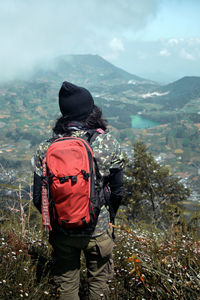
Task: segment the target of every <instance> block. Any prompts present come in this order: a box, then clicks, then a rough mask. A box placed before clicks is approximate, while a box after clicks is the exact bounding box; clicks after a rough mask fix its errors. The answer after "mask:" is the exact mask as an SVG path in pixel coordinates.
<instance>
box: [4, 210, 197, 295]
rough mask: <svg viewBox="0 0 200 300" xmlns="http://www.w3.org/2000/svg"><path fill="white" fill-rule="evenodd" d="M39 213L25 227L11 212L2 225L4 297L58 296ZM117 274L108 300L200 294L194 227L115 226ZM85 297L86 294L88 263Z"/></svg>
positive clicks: (84, 288) (83, 283) (83, 277)
mask: <svg viewBox="0 0 200 300" xmlns="http://www.w3.org/2000/svg"><path fill="white" fill-rule="evenodd" d="M37 217H38V216H37V215H36V214H35V212H34V213H33V214H32V215H31V217H30V223H29V224H28V223H27V222H25V228H24V227H23V228H22V226H21V224H22V223H21V220H20V218H21V215H20V214H19V215H18V213H16V212H15V213H13V214H10V215H9V218H8V217H7V218H5V219H4V221H3V222H2V223H1V228H0V257H1V265H0V286H1V289H0V299H2V300H3V299H5V300H6V299H21V298H26V299H32V300H34V299H56V298H57V292H56V287H55V286H54V284H53V280H52V265H53V260H52V256H51V251H52V250H51V246H50V245H49V243H48V236H47V235H46V234H44V233H43V232H42V231H41V230H40V226H38V225H36V224H38V220H37ZM115 233H116V241H115V247H114V251H113V254H114V262H115V275H114V278H113V280H112V281H110V283H109V285H110V290H111V295H110V299H113V300H118V299H121V300H122V299H123V300H126V299H127V300H128V299H138V300H142V299H143V300H144V299H148V300H149V299H188V300H189V299H190V300H191V299H195V300H196V299H198V295H199V293H200V272H199V261H200V242H199V239H198V232H197V231H196V232H195V231H194V229H193V228H191V227H190V228H189V227H188V228H187V229H186V227H184V230H183V228H182V227H178V226H172V227H171V228H170V230H168V231H161V230H158V229H157V228H155V227H154V226H153V225H152V226H149V225H148V227H147V225H145V224H142V223H140V224H138V225H135V226H134V227H132V228H130V227H127V226H125V225H119V226H116V228H115ZM80 296H81V299H87V278H86V270H85V266H84V265H83V266H82V273H81V289H80Z"/></svg>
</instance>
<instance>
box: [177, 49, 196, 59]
mask: <svg viewBox="0 0 200 300" xmlns="http://www.w3.org/2000/svg"><path fill="white" fill-rule="evenodd" d="M180 56H181V57H182V58H184V59H188V60H195V56H194V55H193V54H191V53H189V52H188V51H187V50H185V49H181V52H180Z"/></svg>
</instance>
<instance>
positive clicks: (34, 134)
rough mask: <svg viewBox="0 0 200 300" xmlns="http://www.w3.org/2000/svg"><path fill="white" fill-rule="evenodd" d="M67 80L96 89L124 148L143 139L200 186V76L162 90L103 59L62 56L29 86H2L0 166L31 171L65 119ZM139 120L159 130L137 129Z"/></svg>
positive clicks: (22, 83) (20, 83) (173, 168)
mask: <svg viewBox="0 0 200 300" xmlns="http://www.w3.org/2000/svg"><path fill="white" fill-rule="evenodd" d="M64 80H68V81H71V82H73V83H75V84H79V85H83V86H85V87H86V88H89V89H90V91H91V92H92V94H93V96H94V98H95V103H96V104H97V105H99V106H100V107H101V108H102V110H103V113H104V115H105V117H106V118H107V119H108V120H109V124H110V126H111V130H112V131H113V134H115V136H116V137H117V138H118V139H119V140H120V141H121V143H122V145H123V147H124V148H126V149H129V145H130V143H131V142H135V141H136V140H137V139H141V140H142V141H144V142H145V143H146V144H147V145H148V147H149V150H150V151H152V153H153V154H154V155H160V153H161V154H162V157H164V159H163V160H162V163H163V164H166V165H168V166H169V167H170V169H171V171H172V172H174V173H175V174H181V176H183V177H184V176H185V177H189V178H191V180H193V182H195V183H198V182H199V173H198V172H199V171H198V167H195V166H196V165H199V163H198V161H199V144H200V137H199V130H200V129H199V128H200V125H199V124H200V84H199V83H200V77H184V78H182V79H180V80H178V81H176V82H173V83H171V84H168V85H166V86H162V85H159V84H157V83H155V82H152V81H149V80H147V79H142V78H140V77H138V76H136V75H132V74H130V73H128V72H126V71H124V70H122V69H119V68H117V67H115V66H114V65H112V64H110V63H109V62H107V61H106V60H104V59H103V58H101V57H99V56H97V55H72V56H61V57H58V58H56V59H55V60H53V61H51V62H49V63H48V64H47V65H46V66H43V67H42V68H41V67H40V69H38V70H36V72H35V74H34V76H33V77H32V79H31V80H29V81H14V82H7V83H6V84H5V83H4V84H1V85H0V105H1V106H0V110H1V111H0V128H1V140H2V143H1V147H0V154H1V157H0V163H1V164H2V165H3V166H4V167H5V168H15V170H20V171H21V170H22V169H23V168H26V169H27V168H29V169H30V158H31V156H32V155H33V153H34V151H35V149H36V147H37V145H38V143H39V142H40V141H42V140H43V139H46V138H48V137H49V136H50V135H51V127H52V125H53V123H54V120H55V119H56V118H57V117H58V116H59V109H58V90H59V88H60V86H61V83H62V82H63V81H64ZM133 116H137V118H136V119H137V120H138V116H139V118H140V121H141V122H142V123H143V122H145V124H146V123H147V124H154V125H155V127H152V126H154V125H151V126H150V127H149V128H148V126H147V127H146V125H145V126H143V125H142V126H141V128H140V126H139V128H138V127H137V128H136V129H133V128H132V127H134V124H133V120H134V119H133ZM156 125H158V126H156ZM163 153H164V154H163ZM194 178H195V179H194Z"/></svg>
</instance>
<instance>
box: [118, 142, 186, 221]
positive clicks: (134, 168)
mask: <svg viewBox="0 0 200 300" xmlns="http://www.w3.org/2000/svg"><path fill="white" fill-rule="evenodd" d="M125 171H126V172H125V175H126V182H125V186H126V195H125V198H124V203H129V211H130V214H131V217H132V218H137V220H139V219H145V220H146V222H152V221H153V222H156V223H157V225H158V224H159V225H160V226H166V225H167V226H168V225H169V224H166V222H167V219H168V217H167V218H166V216H165V215H166V207H169V205H173V204H177V203H178V202H181V201H185V200H187V199H188V197H189V195H190V192H189V189H188V188H186V187H184V185H183V184H181V183H180V180H178V179H177V178H174V177H173V176H172V175H170V174H169V170H168V169H167V168H165V167H163V166H161V165H160V164H158V163H157V162H156V161H155V159H154V157H153V156H152V154H151V153H148V152H147V147H146V146H145V145H144V144H143V143H142V142H140V141H138V142H136V143H135V144H134V153H133V157H132V159H129V160H127V163H126V169H125ZM164 219H165V222H164V221H163V220H164ZM167 223H168V222H167Z"/></svg>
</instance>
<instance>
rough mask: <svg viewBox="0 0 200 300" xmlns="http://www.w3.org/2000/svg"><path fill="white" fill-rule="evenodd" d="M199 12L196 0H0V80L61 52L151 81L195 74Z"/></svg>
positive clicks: (199, 66) (21, 75)
mask: <svg viewBox="0 0 200 300" xmlns="http://www.w3.org/2000/svg"><path fill="white" fill-rule="evenodd" d="M199 12H200V1H199V0H84V1H83V0H0V41H1V43H0V81H7V80H15V79H28V78H29V76H30V75H31V73H32V72H33V71H34V70H35V68H37V66H38V65H39V66H41V65H42V64H45V63H46V62H48V61H49V60H51V59H52V58H53V57H56V56H59V55H64V54H98V55H100V56H102V57H103V58H105V59H106V60H108V61H109V62H111V63H113V64H114V65H115V66H118V67H120V68H122V69H124V70H126V71H128V72H130V73H132V74H135V75H138V76H141V77H144V78H147V79H151V80H156V81H159V82H171V81H174V80H177V79H180V78H182V77H184V76H200V18H199Z"/></svg>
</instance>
